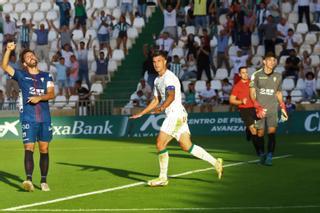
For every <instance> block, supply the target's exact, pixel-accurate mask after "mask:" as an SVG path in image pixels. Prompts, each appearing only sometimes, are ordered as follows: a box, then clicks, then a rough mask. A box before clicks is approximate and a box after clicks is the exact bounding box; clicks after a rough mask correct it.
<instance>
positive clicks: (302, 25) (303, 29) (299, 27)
mask: <svg viewBox="0 0 320 213" xmlns="http://www.w3.org/2000/svg"><path fill="white" fill-rule="evenodd" d="M308 31H309V29H308V25H307V24H306V23H299V24H298V25H297V29H296V32H297V33H301V34H306V33H307V32H308Z"/></svg>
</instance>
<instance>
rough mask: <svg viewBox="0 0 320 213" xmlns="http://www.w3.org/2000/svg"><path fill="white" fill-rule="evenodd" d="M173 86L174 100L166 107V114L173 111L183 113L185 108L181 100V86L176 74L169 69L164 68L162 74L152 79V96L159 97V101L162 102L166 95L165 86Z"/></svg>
mask: <svg viewBox="0 0 320 213" xmlns="http://www.w3.org/2000/svg"><path fill="white" fill-rule="evenodd" d="M168 87H174V90H175V98H174V101H173V102H172V103H171V104H170V105H169V106H168V107H167V108H166V111H165V112H166V114H167V115H168V114H170V113H172V112H174V113H179V112H181V113H185V112H186V111H185V109H184V107H183V105H182V100H181V86H180V81H179V79H178V78H177V76H176V75H175V74H174V73H173V72H171V71H170V70H166V72H165V73H164V74H163V75H162V76H158V77H157V78H156V79H155V80H154V90H153V94H154V96H156V97H158V96H160V97H161V102H162V103H163V102H164V101H165V100H166V97H167V88H168Z"/></svg>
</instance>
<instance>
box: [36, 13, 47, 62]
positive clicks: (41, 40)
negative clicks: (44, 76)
mask: <svg viewBox="0 0 320 213" xmlns="http://www.w3.org/2000/svg"><path fill="white" fill-rule="evenodd" d="M46 22H47V24H48V28H47V29H46V28H45V26H44V24H43V23H41V24H40V27H39V29H32V30H33V32H34V33H35V34H36V35H37V40H36V49H35V51H36V54H37V56H38V57H39V60H45V61H46V63H49V54H48V53H49V47H48V44H49V43H48V36H49V31H50V30H51V24H50V22H49V20H48V19H46Z"/></svg>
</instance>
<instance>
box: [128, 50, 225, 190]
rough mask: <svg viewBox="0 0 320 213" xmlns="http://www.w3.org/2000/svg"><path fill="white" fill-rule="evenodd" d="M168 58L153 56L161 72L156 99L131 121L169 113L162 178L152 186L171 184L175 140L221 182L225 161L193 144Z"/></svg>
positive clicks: (160, 142)
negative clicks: (207, 165)
mask: <svg viewBox="0 0 320 213" xmlns="http://www.w3.org/2000/svg"><path fill="white" fill-rule="evenodd" d="M166 57H167V54H166V53H165V52H163V51H155V53H154V54H153V65H154V68H155V70H156V71H157V72H158V77H157V78H156V79H155V81H154V85H155V86H154V97H153V100H152V101H151V102H150V104H149V105H148V106H147V107H146V108H145V109H143V110H142V111H141V112H140V113H138V114H135V115H132V116H131V117H130V118H132V119H136V118H139V117H141V116H143V115H145V114H147V113H149V112H151V111H152V110H153V113H162V112H165V114H166V117H165V120H164V121H163V124H162V126H161V128H160V133H159V135H158V137H157V141H156V146H157V151H158V156H159V164H160V175H159V177H158V178H156V179H153V180H150V181H148V185H149V186H165V185H167V184H168V175H167V173H168V165H169V152H168V150H167V145H168V143H169V142H170V141H171V140H172V139H173V138H175V139H176V140H177V141H178V142H179V144H180V147H181V148H182V150H184V151H187V152H189V153H191V154H192V155H193V156H195V157H197V158H200V159H202V160H205V161H207V162H208V163H210V164H211V165H212V166H213V167H214V168H215V170H216V171H217V174H218V178H219V179H221V177H222V174H223V161H222V159H221V158H218V159H216V158H214V157H213V156H211V155H210V154H209V153H208V152H207V151H205V150H204V149H203V148H202V147H200V146H198V145H195V144H193V143H192V142H191V139H190V131H189V127H188V122H187V118H188V114H187V112H186V110H185V109H184V107H183V105H182V102H181V88H180V82H179V79H178V78H177V77H176V76H175V74H174V73H172V72H171V71H170V70H168V69H167V60H166Z"/></svg>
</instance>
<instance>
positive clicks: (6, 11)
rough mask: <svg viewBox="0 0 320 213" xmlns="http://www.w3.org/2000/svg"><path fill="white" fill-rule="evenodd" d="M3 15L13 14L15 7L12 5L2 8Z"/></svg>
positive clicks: (8, 4)
mask: <svg viewBox="0 0 320 213" xmlns="http://www.w3.org/2000/svg"><path fill="white" fill-rule="evenodd" d="M2 11H3V13H11V12H12V11H13V5H12V4H10V3H7V4H4V5H3V6H2Z"/></svg>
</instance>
